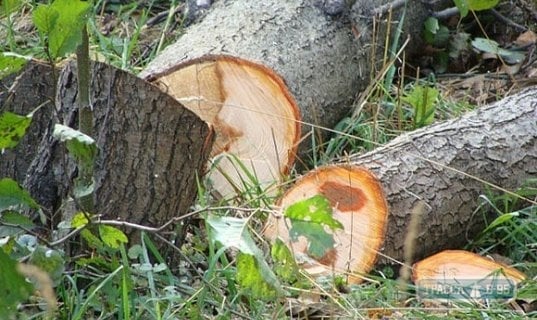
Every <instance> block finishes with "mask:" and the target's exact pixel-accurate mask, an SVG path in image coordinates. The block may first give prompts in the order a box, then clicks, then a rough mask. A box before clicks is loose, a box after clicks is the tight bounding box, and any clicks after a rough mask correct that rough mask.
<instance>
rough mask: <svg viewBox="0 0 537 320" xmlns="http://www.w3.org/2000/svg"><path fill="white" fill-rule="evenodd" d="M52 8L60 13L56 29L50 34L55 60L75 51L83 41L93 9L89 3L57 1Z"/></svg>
mask: <svg viewBox="0 0 537 320" xmlns="http://www.w3.org/2000/svg"><path fill="white" fill-rule="evenodd" d="M50 6H51V8H52V9H54V10H56V11H57V12H59V13H60V15H59V17H58V20H57V21H56V23H55V24H54V28H53V29H52V30H51V31H50V33H49V34H48V40H49V48H50V52H51V54H52V56H53V57H54V58H59V57H63V56H65V55H67V54H70V53H72V52H74V51H75V49H76V47H77V46H78V45H79V44H80V43H81V41H82V27H83V26H84V25H85V24H86V22H87V20H88V14H89V12H90V9H91V4H90V2H89V1H77V0H55V1H54V2H53V3H52V4H51V5H50Z"/></svg>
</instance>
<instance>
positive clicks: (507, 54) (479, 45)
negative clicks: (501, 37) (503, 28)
mask: <svg viewBox="0 0 537 320" xmlns="http://www.w3.org/2000/svg"><path fill="white" fill-rule="evenodd" d="M472 46H473V47H474V48H476V49H477V50H480V51H483V52H487V53H492V54H495V55H499V56H501V57H502V58H503V59H504V60H505V61H506V62H507V63H510V64H515V63H520V62H521V61H523V60H524V58H525V57H526V55H525V54H524V53H523V52H520V51H511V50H507V49H503V48H501V47H500V45H499V44H498V43H497V42H496V41H494V40H489V39H485V38H475V39H474V40H473V41H472Z"/></svg>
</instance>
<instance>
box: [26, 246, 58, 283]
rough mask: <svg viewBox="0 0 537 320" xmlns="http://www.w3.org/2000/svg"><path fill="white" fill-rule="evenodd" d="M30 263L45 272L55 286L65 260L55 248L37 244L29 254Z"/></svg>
mask: <svg viewBox="0 0 537 320" xmlns="http://www.w3.org/2000/svg"><path fill="white" fill-rule="evenodd" d="M30 263H31V264H33V265H35V266H37V267H39V268H40V269H42V270H43V271H45V272H47V273H48V274H49V275H50V278H51V279H52V281H53V283H54V285H55V286H56V285H58V284H59V283H60V282H61V279H62V276H63V273H64V271H65V260H64V259H63V257H62V255H61V254H60V252H58V251H57V250H52V249H49V248H46V247H43V246H37V247H36V249H35V250H34V251H33V252H32V255H31V256H30Z"/></svg>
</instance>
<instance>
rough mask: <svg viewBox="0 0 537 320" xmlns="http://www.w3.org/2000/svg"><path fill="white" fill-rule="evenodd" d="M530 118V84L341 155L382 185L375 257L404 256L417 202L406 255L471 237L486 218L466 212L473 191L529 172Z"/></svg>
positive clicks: (536, 94) (533, 113)
mask: <svg viewBox="0 0 537 320" xmlns="http://www.w3.org/2000/svg"><path fill="white" fill-rule="evenodd" d="M535 119H537V88H535V87H534V88H530V89H527V90H524V91H522V92H520V93H517V94H515V95H512V96H509V97H507V98H504V99H502V100H500V101H498V102H496V103H493V104H491V105H489V106H486V107H482V108H479V109H477V110H475V111H473V112H470V113H468V114H465V115H463V116H462V117H460V118H457V119H453V120H449V121H446V122H442V123H437V124H433V125H431V126H428V127H424V128H422V129H419V130H416V131H414V132H410V133H407V134H403V135H401V136H399V137H398V138H396V139H394V140H393V141H391V142H390V143H388V144H387V145H385V146H383V147H380V148H377V149H375V150H374V151H372V152H369V153H367V154H364V155H353V156H350V157H349V158H348V159H346V160H344V161H342V162H344V163H352V164H356V165H360V166H364V167H366V168H368V169H369V170H371V171H372V172H373V173H374V174H375V175H376V176H377V178H378V179H379V180H380V181H381V183H382V185H383V188H384V191H385V192H386V196H387V199H388V204H389V208H390V216H389V220H388V230H387V233H386V241H385V243H384V250H383V255H386V256H387V257H390V258H392V259H396V260H398V261H404V256H405V255H404V250H405V247H404V243H405V241H404V240H405V237H406V234H407V232H408V228H409V223H410V219H411V213H412V212H413V211H414V209H415V208H416V207H417V206H418V203H420V202H423V203H424V210H423V212H421V213H420V215H421V218H420V223H419V225H418V228H417V230H415V231H411V232H416V234H415V235H413V238H414V239H415V245H414V248H413V257H414V261H415V260H419V259H422V258H424V257H426V256H429V255H431V254H433V253H435V252H438V251H440V250H443V249H457V248H461V247H462V246H463V245H464V244H466V243H468V242H469V241H470V240H471V239H473V238H474V237H475V236H476V235H477V234H478V233H479V232H480V231H481V230H483V228H484V226H485V221H486V220H487V219H489V218H490V217H486V216H485V215H484V214H482V213H479V214H474V213H475V210H476V208H477V207H478V205H479V202H480V200H479V197H480V195H483V194H485V193H486V192H488V191H491V192H493V193H495V194H499V193H504V192H506V191H507V192H508V191H511V190H514V189H516V188H518V187H520V186H522V184H523V183H524V182H525V180H526V179H528V178H529V177H532V176H533V177H534V176H535V175H536V174H537V147H536V146H537V121H536V120H535ZM489 221H490V220H489ZM379 261H381V262H384V263H389V262H390V261H389V259H386V258H381V259H380V260H379Z"/></svg>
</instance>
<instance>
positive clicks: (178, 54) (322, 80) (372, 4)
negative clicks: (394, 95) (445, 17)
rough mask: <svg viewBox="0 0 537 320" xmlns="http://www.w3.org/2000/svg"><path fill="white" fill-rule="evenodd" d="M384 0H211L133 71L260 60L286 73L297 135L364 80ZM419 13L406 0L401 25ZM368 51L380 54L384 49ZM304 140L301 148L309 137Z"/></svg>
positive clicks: (324, 122)
mask: <svg viewBox="0 0 537 320" xmlns="http://www.w3.org/2000/svg"><path fill="white" fill-rule="evenodd" d="M387 2H388V1H383V0H374V1H365V0H364V1H355V3H354V5H353V7H352V10H351V9H350V8H346V7H344V8H342V9H341V10H339V9H338V10H335V11H334V10H332V9H331V8H328V7H327V6H326V4H325V3H323V1H313V2H312V1H308V0H286V1H257V0H247V1H231V0H221V1H217V2H216V3H215V4H214V5H213V6H212V7H211V11H210V12H209V13H208V14H207V16H205V17H204V19H203V20H202V21H201V22H200V23H198V24H195V25H192V26H191V27H189V28H188V29H187V30H186V32H185V34H184V35H182V36H181V37H180V38H179V40H178V41H177V42H176V43H174V44H172V45H170V46H169V47H168V48H166V49H165V50H164V51H163V52H162V53H161V54H160V55H159V56H157V58H155V60H154V61H153V62H152V63H151V64H150V65H149V66H148V67H147V69H146V70H144V71H143V72H142V73H141V74H140V76H141V77H143V78H145V79H152V78H155V77H158V76H159V75H160V74H162V73H167V72H168V71H169V70H170V69H173V68H174V67H175V66H177V65H178V64H181V63H184V62H186V61H189V60H192V59H196V58H199V57H201V56H205V55H208V54H214V55H218V54H226V55H232V56H236V57H239V58H242V59H245V60H250V61H253V62H257V63H260V64H263V65H265V66H267V67H269V68H271V69H273V70H274V71H275V72H276V73H277V74H279V75H280V76H281V77H282V78H283V79H284V80H285V82H286V84H287V85H288V87H289V89H290V91H291V93H292V94H293V95H294V97H295V99H296V101H297V104H298V105H299V107H300V109H301V114H302V118H303V121H304V123H305V124H304V125H303V128H302V132H303V134H304V135H308V134H311V133H312V130H313V128H315V126H324V127H328V128H332V127H333V126H334V125H335V124H336V123H337V122H338V121H339V120H340V119H341V118H342V117H343V116H344V115H346V114H347V113H349V112H350V110H351V108H352V102H353V99H354V97H355V95H356V93H358V92H359V91H360V90H361V89H363V88H365V87H366V86H367V85H368V83H369V80H370V71H371V70H372V67H373V65H372V63H371V61H372V60H371V58H370V52H371V48H372V47H373V46H381V45H384V43H385V42H384V40H380V41H378V42H377V43H375V44H372V43H371V40H372V35H371V34H372V26H373V23H372V21H373V16H374V14H373V10H374V9H375V8H376V7H379V6H380V5H382V4H385V3H387ZM395 11H397V10H395ZM426 16H427V11H426V10H425V8H424V7H423V4H422V3H421V2H418V1H413V2H412V10H408V11H407V18H406V20H407V21H409V23H407V26H408V28H407V33H412V34H415V31H416V28H417V27H416V26H419V28H421V26H422V23H421V22H422V21H424V19H425V18H426ZM396 17H397V14H394V15H393V18H394V19H395V18H396ZM392 23H393V21H392ZM379 30H380V29H379ZM404 37H405V36H404V35H403V39H404ZM415 38H419V37H415ZM378 39H384V36H382V35H379V36H378ZM375 52H377V53H378V54H379V55H382V54H383V52H384V50H382V49H381V48H377V49H376V50H375ZM375 61H377V60H375ZM378 61H381V60H378ZM310 124H314V125H315V126H311V125H310ZM304 142H305V144H303V145H302V150H301V151H302V152H301V154H302V155H304V154H305V152H304V151H305V150H304V148H305V145H307V144H309V143H311V137H309V138H307V139H304ZM317 142H319V141H317Z"/></svg>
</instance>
